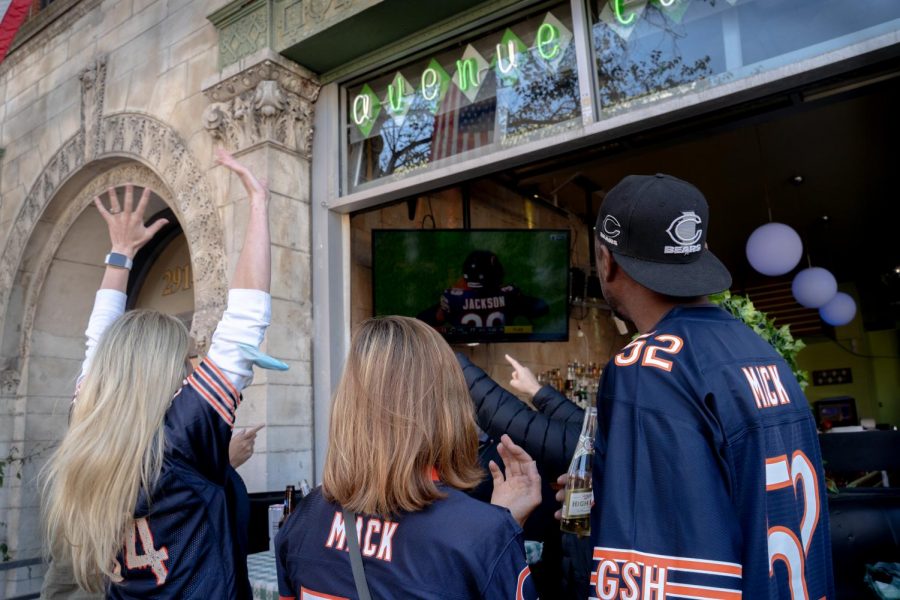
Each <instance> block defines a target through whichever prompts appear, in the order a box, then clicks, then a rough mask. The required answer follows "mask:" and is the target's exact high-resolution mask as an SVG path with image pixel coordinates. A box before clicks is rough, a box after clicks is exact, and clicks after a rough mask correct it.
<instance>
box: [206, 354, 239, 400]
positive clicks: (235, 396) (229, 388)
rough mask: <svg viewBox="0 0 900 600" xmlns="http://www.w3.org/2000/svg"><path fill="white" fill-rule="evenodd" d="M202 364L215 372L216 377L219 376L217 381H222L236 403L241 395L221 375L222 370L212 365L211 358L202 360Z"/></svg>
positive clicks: (223, 375)
mask: <svg viewBox="0 0 900 600" xmlns="http://www.w3.org/2000/svg"><path fill="white" fill-rule="evenodd" d="M203 362H204V363H206V364H208V365H209V368H210V369H212V370H213V371H215V372H216V375H218V376H219V379H221V380H222V383H224V384H225V387H227V388H228V391H229V392H230V393H231V398H232V400H234V401H235V402H236V401H237V400H238V398H240V397H241V393H240V392H239V391H238V390H237V388H236V387H234V384H233V383H231V380H230V379H228V378H227V377H225V374H224V373H222V370H221V369H219V366H218V365H217V364H216V363H214V362H213V361H212V359H211V358H209V357H206V358H204V359H203Z"/></svg>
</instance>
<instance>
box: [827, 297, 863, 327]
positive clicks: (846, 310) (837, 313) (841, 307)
mask: <svg viewBox="0 0 900 600" xmlns="http://www.w3.org/2000/svg"><path fill="white" fill-rule="evenodd" d="M819 316H821V317H822V320H823V321H825V322H826V323H828V324H829V325H832V326H834V327H840V326H841V325H846V324H847V323H849V322H850V321H852V320H853V317H855V316H856V302H854V301H853V298H852V297H851V296H850V295H849V294H845V293H844V292H838V293H837V294H835V295H834V298H832V299H831V301H830V302H829V303H828V304H826V305H825V306H823V307H821V308H820V309H819Z"/></svg>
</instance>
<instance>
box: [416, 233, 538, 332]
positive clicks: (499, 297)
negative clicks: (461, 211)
mask: <svg viewBox="0 0 900 600" xmlns="http://www.w3.org/2000/svg"><path fill="white" fill-rule="evenodd" d="M462 271H463V275H462V277H461V278H460V279H459V280H458V281H457V282H456V283H454V284H453V286H452V287H450V288H447V289H445V290H444V291H443V292H441V297H440V301H439V302H438V304H436V305H434V306H431V307H429V308H428V309H426V310H424V311H422V312H421V313H420V314H419V316H418V318H419V319H420V320H422V321H425V322H426V323H429V324H431V325H432V326H434V327H436V328H437V329H438V330H441V331H451V330H459V329H463V330H472V329H479V330H481V329H488V330H495V331H497V332H498V333H502V332H503V328H504V327H506V326H507V325H512V324H514V323H515V321H516V319H518V318H524V319H526V320H527V321H528V322H529V323H531V322H533V321H534V320H535V319H537V318H538V317H542V316H544V315H546V314H548V313H549V312H550V307H549V306H547V302H546V301H544V300H542V299H541V298H535V297H534V296H529V295H527V294H525V293H523V292H522V290H520V289H519V288H518V287H516V286H515V285H513V284H505V285H504V283H503V279H504V277H505V272H504V270H503V264H502V263H501V262H500V258H499V257H498V256H497V255H496V254H494V253H493V252H491V251H490V250H473V251H472V252H470V253H469V255H468V256H466V259H465V261H463V267H462Z"/></svg>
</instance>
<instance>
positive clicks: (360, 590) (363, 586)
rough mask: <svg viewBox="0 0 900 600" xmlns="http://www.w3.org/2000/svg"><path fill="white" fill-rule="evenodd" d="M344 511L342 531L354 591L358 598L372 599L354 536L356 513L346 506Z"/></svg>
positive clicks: (361, 599)
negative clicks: (344, 534) (345, 540)
mask: <svg viewBox="0 0 900 600" xmlns="http://www.w3.org/2000/svg"><path fill="white" fill-rule="evenodd" d="M341 510H342V512H343V513H344V532H345V533H346V535H347V545H348V546H349V549H350V566H351V567H352V568H353V582H354V583H355V584H356V593H357V594H359V600H372V595H371V594H370V593H369V583H368V582H367V581H366V572H365V571H364V570H363V562H362V553H361V552H360V551H359V539H357V537H356V513H354V512H350V511H349V510H347V509H346V508H344V509H341Z"/></svg>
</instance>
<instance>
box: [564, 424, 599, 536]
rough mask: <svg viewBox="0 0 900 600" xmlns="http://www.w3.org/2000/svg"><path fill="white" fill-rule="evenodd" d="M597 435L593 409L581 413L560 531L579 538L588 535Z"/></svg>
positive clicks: (592, 498)
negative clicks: (582, 419)
mask: <svg viewBox="0 0 900 600" xmlns="http://www.w3.org/2000/svg"><path fill="white" fill-rule="evenodd" d="M596 433H597V407H596V406H590V407H588V408H586V409H585V411H584V423H583V424H582V426H581V434H580V435H579V436H578V446H577V447H576V448H575V455H574V456H572V462H571V463H570V464H569V471H568V475H569V478H568V481H566V497H565V500H564V501H563V506H562V522H561V523H560V529H562V530H563V531H566V532H568V533H574V534H576V535H578V536H579V537H584V536H588V535H590V534H591V505H592V504H593V502H594V487H593V470H592V469H593V466H594V435H595V434H596Z"/></svg>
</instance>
